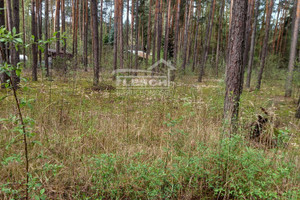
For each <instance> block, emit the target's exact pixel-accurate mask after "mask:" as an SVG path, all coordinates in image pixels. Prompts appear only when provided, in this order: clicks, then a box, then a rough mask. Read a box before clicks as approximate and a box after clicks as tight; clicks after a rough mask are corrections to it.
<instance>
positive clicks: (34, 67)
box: [31, 0, 38, 81]
mask: <svg viewBox="0 0 300 200" xmlns="http://www.w3.org/2000/svg"><path fill="white" fill-rule="evenodd" d="M35 9H36V6H35V0H31V35H33V36H34V43H33V44H32V80H33V81H37V80H38V78H37V45H36V43H37V33H36V22H35Z"/></svg>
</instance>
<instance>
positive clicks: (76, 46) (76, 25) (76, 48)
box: [74, 0, 98, 64]
mask: <svg viewBox="0 0 300 200" xmlns="http://www.w3.org/2000/svg"><path fill="white" fill-rule="evenodd" d="M78 17H79V0H76V9H75V32H74V35H75V41H74V49H75V50H74V51H75V54H74V55H75V59H76V64H77V55H78V22H79V20H78ZM97 23H98V21H97ZM97 27H98V26H97ZM97 45H98V43H97Z"/></svg>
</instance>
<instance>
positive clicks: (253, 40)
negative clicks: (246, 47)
mask: <svg viewBox="0 0 300 200" xmlns="http://www.w3.org/2000/svg"><path fill="white" fill-rule="evenodd" d="M258 14H259V0H256V8H255V11H254V22H253V24H252V34H251V45H250V55H249V63H248V71H247V81H246V87H247V88H250V83H251V74H252V66H253V58H254V51H255V37H256V27H257V18H258Z"/></svg>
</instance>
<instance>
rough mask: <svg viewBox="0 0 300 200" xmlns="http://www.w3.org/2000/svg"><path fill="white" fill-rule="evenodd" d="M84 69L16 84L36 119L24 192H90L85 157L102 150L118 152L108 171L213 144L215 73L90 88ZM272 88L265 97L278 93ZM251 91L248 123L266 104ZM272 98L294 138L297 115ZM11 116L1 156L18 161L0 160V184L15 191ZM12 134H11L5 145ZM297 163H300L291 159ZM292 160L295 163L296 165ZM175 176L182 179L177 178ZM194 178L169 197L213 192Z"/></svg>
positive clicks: (10, 108) (217, 105) (17, 172)
mask: <svg viewBox="0 0 300 200" xmlns="http://www.w3.org/2000/svg"><path fill="white" fill-rule="evenodd" d="M86 77H91V74H90V73H84V72H82V71H80V72H79V73H78V74H77V77H76V78H57V79H56V80H54V81H53V82H49V81H45V80H44V81H43V82H36V83H32V82H28V83H26V84H25V85H28V86H29V88H30V89H29V90H28V91H24V90H22V89H20V91H19V97H20V98H26V99H31V98H33V99H34V102H33V103H32V109H30V108H28V107H24V108H23V113H24V115H25V116H26V117H30V118H32V119H34V120H35V125H34V129H33V132H34V133H35V135H34V136H33V137H31V138H30V145H29V151H30V153H29V158H30V172H31V174H32V176H33V177H34V178H35V182H36V183H40V187H38V186H36V190H32V191H31V194H35V193H39V191H40V189H39V188H45V194H46V195H47V199H84V198H85V197H84V196H85V195H86V198H87V197H88V196H92V195H95V194H96V193H95V189H93V186H94V185H95V182H94V180H93V179H94V178H95V177H94V176H95V174H94V173H93V170H95V167H94V166H93V165H92V164H91V158H93V157H97V156H99V155H103V154H105V155H109V154H113V155H114V156H115V157H116V158H122V159H121V160H117V162H116V164H115V165H114V170H115V171H116V172H115V173H117V174H118V173H119V174H122V170H124V169H123V168H122V166H129V165H130V163H132V162H135V161H136V162H139V163H151V162H154V161H156V160H163V161H164V162H165V166H166V167H170V168H172V164H173V159H176V156H179V155H180V154H181V153H182V155H185V154H186V155H188V156H189V157H193V156H199V157H201V156H202V155H200V153H201V152H200V151H199V150H198V148H197V147H198V145H199V144H200V143H203V144H205V145H207V146H210V147H211V148H212V149H216V148H218V145H219V138H220V133H221V130H222V101H223V96H222V94H223V86H222V84H221V83H220V82H219V81H215V80H212V81H209V80H207V81H206V83H205V84H202V85H200V84H196V81H193V83H191V81H190V80H191V78H190V77H189V78H188V77H184V79H183V80H180V81H179V82H178V84H176V85H175V86H174V87H172V88H171V89H170V91H164V92H157V91H155V92H149V91H147V92H146V91H136V92H128V93H125V92H120V91H99V92H98V91H93V90H91V89H90V85H91V83H90V81H88V79H87V78H86ZM192 78H193V79H195V78H194V77H192ZM185 79H187V80H188V81H186V80H185ZM193 79H192V80H193ZM108 82H109V81H108ZM264 90H266V91H267V89H264ZM278 90H279V89H277V90H276V91H275V92H273V93H271V94H270V95H271V97H270V96H268V97H269V98H272V95H273V96H276V95H278V94H277V93H278ZM266 91H265V92H266ZM5 93H7V94H8V95H9V96H8V97H7V98H6V99H5V100H3V101H1V102H0V106H1V111H0V118H9V116H16V108H15V105H14V104H13V103H12V102H13V101H12V96H11V92H10V91H1V95H3V94H5ZM250 95H251V94H250V93H248V92H246V94H245V96H244V99H243V101H242V109H241V121H242V123H249V122H250V121H251V120H252V119H253V117H255V114H256V112H258V110H259V107H260V106H266V104H269V102H261V97H260V95H265V96H267V95H269V94H268V93H265V94H264V91H262V92H261V93H259V94H257V97H255V96H250ZM249 101H251V103H252V104H253V105H254V106H252V105H251V103H249ZM276 103H277V105H279V107H278V109H285V110H286V109H288V110H286V111H284V114H285V115H282V116H279V118H280V119H281V121H282V127H287V129H289V130H290V131H291V132H292V133H293V134H294V136H295V137H294V138H293V143H298V140H297V138H299V132H297V130H299V128H300V127H299V122H297V121H296V120H294V119H292V118H290V117H291V116H293V113H292V111H293V106H292V102H290V101H288V102H283V106H282V107H280V106H281V104H278V102H277V101H276ZM286 113H288V114H286ZM279 114H280V112H279ZM172 123H173V124H172ZM16 124H17V122H16V123H11V122H0V131H1V135H0V147H1V148H0V158H3V159H4V158H7V157H9V156H11V155H20V156H21V157H20V160H19V161H18V160H17V161H13V162H9V163H8V164H7V165H4V164H3V163H2V164H1V167H0V174H1V177H0V185H2V187H3V184H6V183H10V184H9V185H8V186H7V187H11V188H13V189H15V190H18V193H19V194H22V193H23V192H24V191H22V189H21V188H24V187H22V183H23V182H22V181H23V180H24V177H25V175H24V163H23V161H22V159H23V158H22V156H23V148H22V147H23V144H22V141H21V140H20V137H19V136H17V134H18V133H16V132H14V131H12V130H13V128H14V127H15V126H16ZM171 124H172V126H171ZM243 132H244V131H243ZM244 133H245V132H244ZM13 139H14V140H15V141H13V142H12V144H11V145H8V142H9V141H12V140H13ZM33 141H40V143H41V145H38V144H33V143H32V142H33ZM298 144H299V143H298ZM289 148H291V150H290V152H291V155H293V156H294V157H295V158H297V159H298V158H299V157H298V156H299V154H296V153H295V152H296V151H295V148H296V147H289ZM166 149H168V150H166ZM281 151H287V149H284V150H281ZM277 153H278V152H277ZM137 155H139V156H137ZM278 155H279V154H278ZM274 159H276V158H274ZM2 162H3V160H2ZM211 164H212V163H211ZM296 164H299V163H298V161H297V162H296ZM49 166H50V167H49ZM47 167H48V168H47ZM206 167H207V169H209V168H210V166H206ZM297 168H298V169H300V167H299V165H298V166H297ZM47 169H49V170H47ZM119 170H121V171H119ZM297 175H298V176H299V174H297ZM297 175H296V174H295V176H297ZM122 177H123V179H124V180H122V181H120V180H118V181H119V183H122V184H120V185H118V186H112V187H111V188H114V187H124V188H126V187H131V186H132V182H134V174H133V175H132V176H130V175H128V174H127V175H124V176H122ZM99 179H100V178H99ZM180 180H181V179H180ZM20 181H21V182H20ZM112 181H113V180H112ZM182 182H183V183H184V178H182ZM200 183H201V184H203V185H202V186H201V185H199V187H202V189H199V191H197V190H187V191H185V190H184V188H183V189H181V190H180V192H179V193H178V196H177V197H176V198H183V199H191V198H194V197H197V195H198V197H199V195H200V194H201V195H206V196H208V197H209V196H210V197H212V196H211V195H213V193H212V192H211V188H207V185H206V182H205V179H203V181H199V184H200ZM111 184H112V185H114V184H115V185H117V183H111ZM286 184H287V185H288V186H285V187H282V188H279V191H280V192H284V189H283V188H285V189H290V188H292V187H294V186H297V185H298V186H299V182H298V183H296V182H295V181H294V182H292V183H290V182H287V183H286ZM289 184H290V185H289ZM132 187H133V188H132V190H136V191H143V189H144V188H143V185H140V186H138V184H136V185H134V186H132ZM135 187H136V188H135ZM139 187H140V188H139ZM124 188H123V189H122V188H121V191H122V190H124V191H125V189H124ZM187 188H188V187H187ZM197 192H198V193H197ZM105 194H106V195H107V196H106V198H109V197H110V194H109V193H105ZM126 194H127V195H128V196H126ZM123 195H125V196H123V197H120V198H127V199H128V198H134V197H132V196H130V195H131V194H129V193H126V192H124V194H123ZM13 196H15V197H16V196H18V195H15V194H8V193H4V192H3V191H2V192H1V191H0V197H1V198H2V199H9V198H11V197H13ZM203 197H204V196H203ZM157 198H158V199H159V198H163V197H161V196H157ZM228 198H229V196H228Z"/></svg>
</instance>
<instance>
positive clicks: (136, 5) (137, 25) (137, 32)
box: [135, 0, 139, 69]
mask: <svg viewBox="0 0 300 200" xmlns="http://www.w3.org/2000/svg"><path fill="white" fill-rule="evenodd" d="M135 9H136V10H135V69H138V58H139V57H138V47H139V31H138V30H139V1H138V0H136V1H135Z"/></svg>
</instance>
